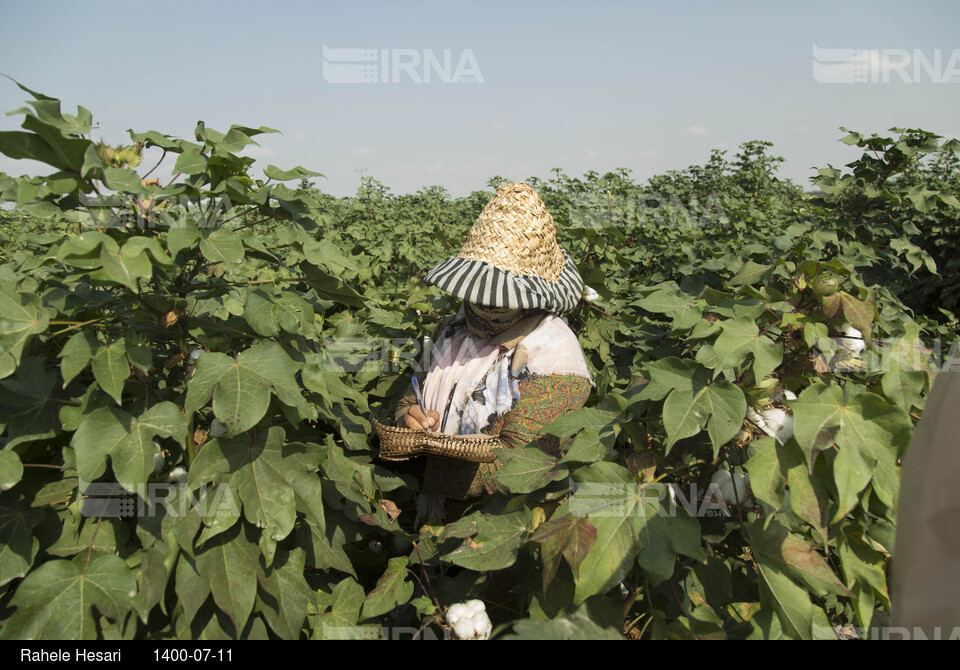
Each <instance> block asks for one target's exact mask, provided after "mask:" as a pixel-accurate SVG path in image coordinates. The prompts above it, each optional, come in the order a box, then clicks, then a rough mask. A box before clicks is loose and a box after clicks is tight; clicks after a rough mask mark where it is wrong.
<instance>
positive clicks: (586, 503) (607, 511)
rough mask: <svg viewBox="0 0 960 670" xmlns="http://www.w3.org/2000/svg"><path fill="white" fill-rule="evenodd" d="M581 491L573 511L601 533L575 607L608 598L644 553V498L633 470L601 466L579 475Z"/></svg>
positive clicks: (572, 503)
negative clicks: (598, 597) (595, 598)
mask: <svg viewBox="0 0 960 670" xmlns="http://www.w3.org/2000/svg"><path fill="white" fill-rule="evenodd" d="M573 479H574V481H576V483H577V486H576V488H575V489H574V491H573V493H572V495H571V497H570V500H569V510H570V514H572V515H573V516H574V517H576V518H587V519H589V520H590V523H592V524H593V526H594V527H595V528H596V530H597V539H596V542H595V543H594V545H593V548H592V549H591V550H590V553H588V554H587V556H586V557H585V558H584V559H583V561H582V562H581V564H580V571H579V573H580V576H579V579H577V580H576V590H575V594H574V604H579V603H581V602H583V601H584V600H586V599H587V598H589V597H590V596H592V595H596V594H597V593H604V592H606V591H607V590H609V589H611V588H613V587H614V586H616V585H617V584H619V583H620V582H622V581H623V578H624V577H625V576H626V574H627V572H628V571H629V569H630V567H631V565H632V563H633V560H634V559H635V558H636V556H637V553H638V552H639V551H640V549H641V544H640V542H639V535H640V530H641V525H642V517H641V514H642V513H641V511H640V509H639V506H640V493H639V489H638V488H637V485H636V482H634V481H633V478H632V477H631V476H630V473H629V471H627V470H626V468H623V467H621V466H619V465H617V464H615V463H610V462H600V463H594V464H593V465H589V466H587V467H583V468H580V469H579V470H576V471H574V473H573Z"/></svg>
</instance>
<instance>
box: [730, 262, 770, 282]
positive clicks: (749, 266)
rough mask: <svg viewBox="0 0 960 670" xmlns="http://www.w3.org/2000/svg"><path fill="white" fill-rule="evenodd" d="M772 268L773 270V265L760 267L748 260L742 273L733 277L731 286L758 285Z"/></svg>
mask: <svg viewBox="0 0 960 670" xmlns="http://www.w3.org/2000/svg"><path fill="white" fill-rule="evenodd" d="M771 268H773V266H772V265H760V264H759V263H754V262H753V261H750V260H748V261H747V262H746V263H744V264H743V267H742V268H740V271H739V272H737V274H736V275H734V276H733V278H732V279H731V280H730V282H729V285H730V286H747V285H749V284H756V283H757V282H758V281H760V280H761V279H763V278H764V277H765V276H766V275H767V274H768V273H769V272H770V271H771Z"/></svg>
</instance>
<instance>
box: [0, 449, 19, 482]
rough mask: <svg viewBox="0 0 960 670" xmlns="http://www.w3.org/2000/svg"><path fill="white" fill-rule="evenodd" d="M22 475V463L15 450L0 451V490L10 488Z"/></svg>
mask: <svg viewBox="0 0 960 670" xmlns="http://www.w3.org/2000/svg"><path fill="white" fill-rule="evenodd" d="M22 477H23V463H21V462H20V457H19V456H18V455H17V453H16V452H15V451H9V450H5V451H0V491H7V490H9V489H12V488H13V487H14V486H15V485H16V484H17V483H18V482H19V481H20V479H21V478H22Z"/></svg>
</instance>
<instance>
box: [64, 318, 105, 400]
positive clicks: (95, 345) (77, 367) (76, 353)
mask: <svg viewBox="0 0 960 670" xmlns="http://www.w3.org/2000/svg"><path fill="white" fill-rule="evenodd" d="M102 346H103V345H102V344H101V343H100V341H99V340H98V339H97V336H96V335H95V334H94V333H93V331H90V330H81V331H78V332H76V333H74V334H73V336H71V338H70V339H69V340H67V343H66V344H65V345H63V349H62V350H61V351H60V358H61V359H63V360H62V362H61V363H60V374H61V375H62V376H63V388H67V384H69V383H70V381H71V380H72V379H73V378H74V377H76V376H77V375H78V374H80V372H81V371H82V370H83V369H84V368H85V367H87V365H89V363H90V360H91V359H92V358H93V355H94V354H95V353H96V352H97V350H98V349H99V348H100V347H102Z"/></svg>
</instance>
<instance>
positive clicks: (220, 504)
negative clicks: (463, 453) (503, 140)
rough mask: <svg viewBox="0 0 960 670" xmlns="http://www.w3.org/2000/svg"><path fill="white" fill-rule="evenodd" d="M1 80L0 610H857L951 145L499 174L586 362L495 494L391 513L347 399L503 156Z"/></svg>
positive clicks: (788, 621)
mask: <svg viewBox="0 0 960 670" xmlns="http://www.w3.org/2000/svg"><path fill="white" fill-rule="evenodd" d="M21 88H22V89H23V90H24V92H25V93H27V94H28V95H30V96H31V97H32V100H31V101H29V102H28V105H29V106H28V107H26V108H24V109H22V110H19V111H18V112H17V113H18V114H20V115H22V116H23V119H24V120H23V123H22V125H21V128H20V129H18V130H15V131H8V132H4V133H0V153H3V154H4V155H6V156H7V157H8V158H12V159H21V158H24V159H32V160H38V161H40V162H42V163H45V164H46V165H48V166H49V168H50V174H49V175H45V176H44V175H38V176H31V177H18V178H14V177H10V176H8V175H5V174H2V175H0V201H2V202H4V203H10V204H11V205H12V206H13V207H14V208H13V209H7V208H4V209H0V491H2V495H0V598H2V599H3V602H4V603H5V605H4V606H5V607H6V608H7V613H6V615H5V619H4V621H3V622H2V623H0V637H2V638H4V639H33V638H41V637H43V638H51V637H52V638H58V639H92V638H96V637H100V638H104V639H108V638H109V639H115V638H121V637H122V638H125V639H133V638H144V637H148V638H149V637H163V638H164V639H170V638H172V637H176V638H180V639H190V640H195V639H214V638H215V639H240V638H243V639H266V638H268V637H273V638H277V637H279V638H283V639H341V638H354V639H355V638H369V637H390V636H394V635H401V636H403V635H407V636H411V637H412V636H413V634H414V633H415V632H416V631H420V633H419V635H420V636H421V637H425V638H430V637H442V636H445V635H449V634H451V629H450V628H449V626H448V624H447V622H446V620H445V612H446V610H447V609H448V608H449V607H450V606H452V605H454V604H456V603H463V602H468V601H470V600H475V599H479V600H481V601H483V602H485V603H486V604H487V608H486V611H487V612H488V613H489V614H490V616H491V618H492V619H493V624H494V631H495V636H501V637H516V638H531V637H541V638H548V637H549V638H551V639H553V638H556V639H568V638H576V637H586V638H617V637H621V636H624V635H626V636H628V637H632V638H637V637H643V638H725V637H727V638H761V637H762V638H777V637H790V638H818V637H832V636H834V632H833V630H834V629H833V624H834V623H843V624H856V625H860V626H861V627H864V628H865V627H867V626H869V625H870V622H871V621H877V620H883V619H884V618H885V617H886V616H887V614H888V613H889V610H890V607H891V603H890V596H889V585H888V583H887V575H888V571H889V562H890V558H891V555H890V554H891V551H892V550H893V539H894V537H895V530H896V527H895V523H896V513H897V507H898V503H899V498H900V496H901V492H900V490H899V465H900V462H901V459H902V458H903V457H904V455H905V454H906V453H907V452H908V450H909V443H910V439H911V436H912V433H913V430H914V428H915V426H916V423H917V421H918V420H919V417H920V416H922V411H923V406H924V403H925V400H926V395H927V393H928V392H929V389H930V387H931V382H932V377H933V375H934V374H935V372H936V370H937V367H938V364H939V363H938V361H936V360H933V359H932V358H931V356H930V347H929V346H928V344H929V341H930V338H932V337H942V338H943V337H948V336H950V335H952V334H955V333H956V328H957V324H956V320H955V319H954V318H953V316H952V314H950V313H948V312H945V311H941V310H940V309H939V308H940V307H944V306H945V308H946V309H952V308H953V307H954V305H953V303H951V302H949V300H947V298H949V296H948V295H947V290H948V287H955V286H956V285H957V283H958V282H960V266H958V265H957V264H956V262H955V260H954V259H952V256H951V253H952V251H951V250H952V249H955V248H956V245H955V244H954V242H955V239H954V238H955V237H956V233H957V230H956V216H955V212H956V209H957V207H958V206H960V205H958V202H960V201H958V200H957V195H958V188H957V184H958V181H957V159H956V153H957V149H956V142H955V141H954V142H942V141H941V140H942V138H939V137H938V136H935V135H933V134H932V133H928V132H926V131H921V130H909V129H906V130H894V131H891V132H893V133H894V135H895V136H891V137H881V136H869V137H868V136H866V135H862V134H857V133H849V134H848V136H847V137H846V138H844V141H845V142H846V143H847V144H848V145H849V147H850V148H851V150H853V151H856V150H863V156H862V157H861V158H860V159H858V160H855V161H853V162H852V163H851V164H850V165H849V166H848V168H847V169H844V170H840V169H835V168H832V167H830V166H827V167H824V168H822V169H821V170H820V171H819V174H818V176H817V177H816V178H815V179H814V182H815V184H816V186H817V187H818V188H819V189H820V190H819V192H817V193H815V194H813V193H806V192H804V190H803V189H802V188H800V187H799V186H797V185H795V184H792V183H790V182H789V181H785V180H783V179H781V178H779V177H778V176H777V172H776V171H777V167H778V165H779V164H780V163H781V162H782V159H781V158H779V157H777V156H775V155H773V154H772V153H771V145H770V144H769V143H767V142H760V141H753V142H747V143H745V144H744V145H742V146H741V147H740V148H739V150H738V151H737V152H736V153H735V155H733V156H728V155H727V152H724V151H720V150H715V151H714V152H713V153H712V154H711V156H710V158H709V160H708V161H707V162H706V163H705V164H704V165H700V166H692V167H690V168H688V169H686V170H682V171H672V172H669V173H666V174H663V175H656V176H654V177H651V178H650V179H649V180H647V181H646V182H645V183H642V184H641V183H637V182H635V181H634V180H633V178H632V177H631V176H630V173H629V171H628V170H624V169H619V170H615V171H613V172H609V173H606V174H599V173H596V172H588V173H586V174H585V175H583V176H582V177H571V176H568V175H566V174H564V173H563V172H562V171H561V170H554V171H552V172H551V176H550V177H549V178H548V179H543V180H541V179H539V178H530V179H528V180H527V183H528V184H529V185H531V186H532V187H533V188H535V189H537V191H538V192H539V194H540V195H541V197H542V198H543V200H544V201H545V203H546V204H547V206H548V208H549V210H550V211H551V213H552V215H553V217H554V219H555V221H556V223H557V234H558V240H559V242H560V243H561V244H562V245H564V247H565V248H566V249H567V251H568V252H569V253H570V255H571V257H572V258H573V259H574V261H575V262H576V263H577V266H578V269H579V271H580V273H581V275H582V276H583V278H584V280H585V282H586V284H587V285H588V286H590V287H591V288H592V289H593V290H594V292H595V294H591V296H590V298H591V300H590V301H581V303H580V304H579V305H578V306H577V307H576V308H575V309H574V310H573V311H572V312H570V313H569V314H566V315H565V317H566V319H567V321H568V322H569V325H570V327H571V328H572V329H573V330H574V332H575V333H576V334H577V336H578V338H579V340H580V343H581V345H582V347H583V350H584V354H585V358H586V361H587V366H588V368H589V371H590V373H591V376H592V379H593V382H594V384H595V386H594V387H593V388H592V391H591V395H590V397H589V398H588V400H587V403H586V406H585V407H583V408H581V409H577V410H573V411H570V412H567V413H566V414H565V415H564V416H562V417H560V418H558V419H557V420H556V421H553V422H552V423H551V424H550V425H549V426H545V427H544V430H543V432H544V433H545V434H546V435H547V436H549V437H548V438H547V439H545V440H543V441H538V442H534V443H532V444H528V445H519V448H518V449H511V450H501V451H499V452H498V453H497V454H496V456H498V457H499V458H500V461H501V465H502V467H501V468H499V469H497V470H493V469H490V470H487V471H485V472H484V476H485V477H486V478H488V479H487V480H488V481H489V483H490V484H491V485H493V487H494V488H495V489H496V490H497V491H498V492H497V493H495V494H492V495H488V496H483V497H481V498H479V499H477V500H474V501H471V502H469V503H463V504H459V503H458V504H448V506H447V507H446V509H445V510H444V511H445V512H446V513H447V517H446V518H440V515H439V513H438V510H437V509H434V508H430V506H427V507H428V514H427V516H426V517H422V518H420V519H419V520H418V502H419V501H420V500H421V498H420V496H419V494H418V488H419V482H418V476H417V470H416V463H415V462H412V463H408V464H397V463H392V462H388V461H382V460H379V459H378V458H377V456H378V452H377V443H376V440H375V439H373V438H372V434H373V432H374V431H373V430H372V426H373V424H372V420H373V419H374V418H378V419H380V420H382V421H386V422H389V421H392V417H393V416H394V413H395V410H396V408H397V405H398V403H399V401H400V400H401V398H403V397H404V396H405V394H406V393H407V391H408V387H409V378H410V376H411V375H412V374H415V373H417V374H422V373H421V371H420V369H419V365H420V362H421V358H422V355H423V353H424V352H423V339H422V338H423V336H424V335H431V336H432V335H433V331H434V330H435V328H436V326H437V324H438V323H439V322H440V321H441V319H443V318H444V317H446V316H449V315H450V314H451V313H453V312H454V311H455V310H456V309H457V308H458V305H457V304H456V301H454V300H452V299H450V298H449V296H445V295H443V294H441V293H440V292H439V291H437V290H436V289H434V288H430V287H426V286H424V285H423V283H422V277H423V275H424V274H425V273H426V271H427V270H428V269H429V268H430V267H432V266H433V265H434V264H436V263H439V262H441V261H443V260H445V259H446V258H448V257H450V256H451V255H454V254H455V253H456V252H457V249H458V248H459V247H458V245H459V243H460V241H461V240H462V239H463V238H464V236H465V235H466V233H467V231H468V230H469V227H470V224H471V222H472V221H473V220H475V219H476V216H477V215H478V213H479V212H480V211H481V210H482V208H483V207H484V205H485V204H486V202H487V201H488V200H489V199H490V197H491V195H492V189H494V188H495V187H496V186H497V185H498V184H499V183H503V182H505V181H509V180H507V179H504V178H502V177H494V178H493V179H491V180H490V182H489V183H488V184H487V187H488V189H487V190H478V191H475V192H474V193H471V194H470V195H469V196H466V197H459V198H453V197H451V196H450V194H449V193H448V192H447V191H446V190H445V189H443V188H442V187H439V186H437V187H428V188H424V189H421V190H420V191H418V192H417V193H414V194H395V193H392V192H391V191H390V189H389V188H387V187H386V186H385V185H384V184H382V183H381V182H379V181H377V180H376V179H374V178H371V177H364V178H363V179H362V180H361V185H360V188H358V190H357V192H356V194H355V195H353V196H350V197H343V198H335V197H333V196H330V195H328V194H325V193H323V192H322V191H321V190H320V189H318V188H316V187H315V185H314V182H312V181H311V178H312V177H319V176H320V175H319V174H318V173H317V172H313V171H311V170H308V169H305V168H302V167H294V168H292V169H289V170H285V169H282V168H279V167H276V166H273V165H270V166H267V167H266V169H265V170H264V171H263V175H264V178H261V177H260V176H259V171H258V169H257V168H255V167H254V161H253V159H252V158H249V157H245V156H240V155H238V152H240V151H241V150H242V149H243V148H244V147H246V146H248V145H250V144H252V143H255V142H256V139H255V138H257V137H258V136H259V135H261V134H263V133H271V132H275V131H273V130H272V129H270V128H265V127H260V128H253V127H247V126H239V125H235V126H232V127H230V128H227V129H220V130H217V129H213V128H208V127H207V126H206V125H205V124H203V123H200V124H198V126H197V128H196V131H195V133H194V137H193V138H191V139H192V140H193V141H188V140H184V139H179V138H175V137H172V136H170V135H166V134H163V133H160V132H157V131H152V130H148V131H144V132H134V131H131V132H130V138H131V145H130V146H128V147H119V148H118V149H117V150H116V151H115V150H114V149H113V148H111V147H106V148H103V147H101V146H100V145H99V144H98V143H97V142H95V141H94V140H93V139H91V138H90V137H89V134H90V131H91V128H92V125H91V123H92V114H91V113H90V112H89V111H87V110H86V109H84V108H79V110H78V113H77V114H76V115H72V116H71V115H67V114H64V113H63V112H62V111H61V109H60V103H59V101H57V100H55V99H54V98H50V97H49V96H44V95H42V94H39V93H36V92H33V91H30V90H29V89H26V88H23V87H21ZM98 147H100V148H99V153H98ZM106 149H110V151H111V152H114V153H116V155H113V154H111V155H106ZM140 152H156V156H157V160H159V159H160V156H161V154H162V153H163V152H166V154H167V155H166V156H165V157H164V159H163V161H164V164H165V166H166V167H168V168H169V169H171V170H172V171H173V173H179V174H178V177H177V178H176V179H175V180H174V181H173V182H171V183H170V184H167V185H161V184H159V183H157V182H154V181H152V180H149V178H147V179H144V178H145V177H147V174H146V170H145V169H144V166H143V164H141V163H137V162H136V160H133V158H132V157H134V155H139V153H140ZM101 153H102V154H104V155H103V156H101ZM117 156H120V157H121V158H123V160H121V159H120V158H118V157H117ZM124 157H126V158H124ZM127 158H131V160H127ZM107 159H109V160H107ZM152 161H153V159H147V158H145V159H144V161H143V162H144V163H151V164H152ZM277 182H283V183H277ZM103 194H107V195H103ZM98 195H99V197H95V196H98ZM934 273H937V274H934ZM941 286H942V287H943V289H942V290H941V288H940V287H941ZM950 290H952V289H950ZM952 295H954V296H955V295H960V292H957V291H954V292H953V294H952ZM949 299H950V300H952V299H953V298H949ZM851 329H855V330H856V331H858V332H859V335H856V334H855V333H853V331H852V330H851ZM469 467H473V466H469ZM468 474H470V473H469V471H468ZM471 476H472V475H471ZM747 476H748V477H749V478H747ZM421 507H422V505H421ZM422 511H423V510H422V509H421V512H422ZM421 516H422V515H421ZM418 521H419V523H418ZM494 604H496V606H494ZM407 631H409V632H407Z"/></svg>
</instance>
